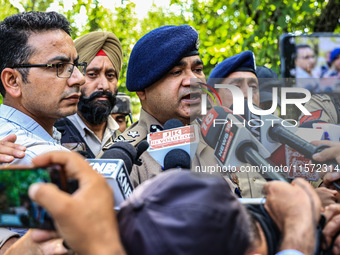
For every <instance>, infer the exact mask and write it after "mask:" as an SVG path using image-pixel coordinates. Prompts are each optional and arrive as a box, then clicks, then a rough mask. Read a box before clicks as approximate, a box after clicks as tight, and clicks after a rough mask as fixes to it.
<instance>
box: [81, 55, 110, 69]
mask: <svg viewBox="0 0 340 255" xmlns="http://www.w3.org/2000/svg"><path fill="white" fill-rule="evenodd" d="M103 66H105V69H109V70H113V71H116V70H115V67H114V65H113V64H112V62H111V60H110V58H109V57H108V56H102V55H101V56H95V57H94V58H93V59H92V61H91V62H90V63H89V64H88V66H87V70H92V69H94V70H101V69H102V68H103Z"/></svg>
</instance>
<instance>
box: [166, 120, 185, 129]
mask: <svg viewBox="0 0 340 255" xmlns="http://www.w3.org/2000/svg"><path fill="white" fill-rule="evenodd" d="M179 127H184V125H183V123H182V121H180V120H179V119H170V120H168V121H166V122H165V123H164V126H163V128H164V130H169V129H173V128H179Z"/></svg>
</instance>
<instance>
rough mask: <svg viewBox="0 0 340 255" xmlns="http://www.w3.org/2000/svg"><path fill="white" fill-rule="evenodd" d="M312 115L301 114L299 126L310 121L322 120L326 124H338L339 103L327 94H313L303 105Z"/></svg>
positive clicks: (335, 98) (334, 97)
mask: <svg viewBox="0 0 340 255" xmlns="http://www.w3.org/2000/svg"><path fill="white" fill-rule="evenodd" d="M304 107H305V108H306V109H307V110H308V111H309V112H310V113H311V114H312V115H304V114H301V116H300V117H299V124H302V123H304V122H308V121H312V120H323V121H326V122H327V123H331V124H338V123H339V109H340V103H339V99H338V98H337V97H336V96H332V97H330V96H329V95H327V94H315V95H312V97H311V99H310V100H309V101H308V102H307V103H306V104H305V105H304Z"/></svg>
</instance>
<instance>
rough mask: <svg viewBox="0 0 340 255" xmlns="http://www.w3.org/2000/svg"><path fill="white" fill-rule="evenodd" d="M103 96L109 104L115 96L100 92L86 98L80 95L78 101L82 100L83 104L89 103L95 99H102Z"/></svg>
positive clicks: (108, 92) (107, 92) (109, 92)
mask: <svg viewBox="0 0 340 255" xmlns="http://www.w3.org/2000/svg"><path fill="white" fill-rule="evenodd" d="M103 96H107V99H108V101H109V102H111V103H112V102H114V101H115V95H114V94H113V93H112V92H111V91H102V90H99V91H95V92H93V93H92V94H91V95H90V96H88V97H86V96H84V95H81V96H80V99H79V100H83V101H85V102H91V101H93V100H95V99H96V98H99V97H103ZM113 104H114V103H113Z"/></svg>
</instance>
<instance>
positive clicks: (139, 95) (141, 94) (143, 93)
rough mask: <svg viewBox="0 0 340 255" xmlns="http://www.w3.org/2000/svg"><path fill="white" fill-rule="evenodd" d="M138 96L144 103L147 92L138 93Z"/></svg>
mask: <svg viewBox="0 0 340 255" xmlns="http://www.w3.org/2000/svg"><path fill="white" fill-rule="evenodd" d="M136 94H137V96H138V97H139V99H140V100H141V101H144V100H145V99H146V93H145V90H142V91H136Z"/></svg>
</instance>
